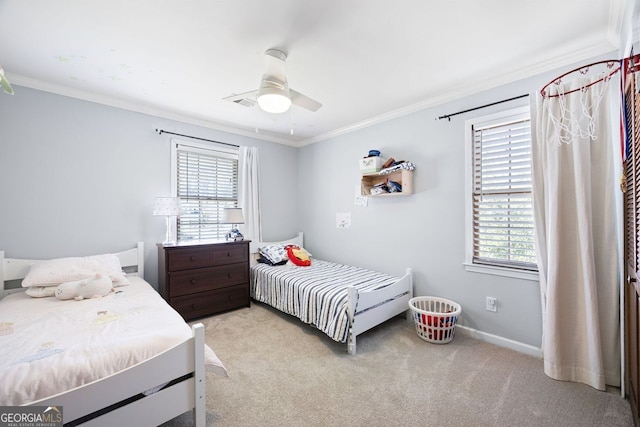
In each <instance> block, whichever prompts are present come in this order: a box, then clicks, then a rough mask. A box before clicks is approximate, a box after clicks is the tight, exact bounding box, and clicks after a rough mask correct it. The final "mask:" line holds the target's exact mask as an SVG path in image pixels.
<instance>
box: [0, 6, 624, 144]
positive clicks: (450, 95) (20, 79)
mask: <svg viewBox="0 0 640 427" xmlns="http://www.w3.org/2000/svg"><path fill="white" fill-rule="evenodd" d="M614 4H616V5H617V4H619V1H614V2H613V3H612V12H611V14H610V23H611V22H618V23H619V25H622V24H621V20H622V18H619V19H618V18H615V17H614V15H615V16H618V15H616V14H617V9H614V8H613V5H614ZM616 25H618V24H616ZM618 28H621V27H620V26H618ZM618 31H620V30H618ZM614 32H615V31H614ZM611 34H612V32H611V29H610V31H609V35H611ZM616 39H617V40H618V41H619V40H620V36H619V35H618V36H617V37H616ZM618 48H619V46H617V45H614V44H613V43H612V42H611V40H609V41H606V42H601V43H597V44H594V45H591V46H589V47H587V48H584V49H581V50H575V51H572V52H569V53H562V54H558V55H556V56H555V57H554V58H552V59H550V60H547V61H543V62H539V63H536V64H533V65H527V66H523V67H521V68H520V69H517V70H515V71H512V72H509V73H504V74H501V75H495V76H494V77H492V78H488V79H479V80H481V81H480V82H478V83H477V84H474V85H460V86H457V87H454V88H450V89H447V90H443V91H439V92H436V93H433V94H432V95H430V96H429V98H427V99H425V100H424V101H421V102H418V103H415V104H412V105H409V106H407V107H402V108H399V109H396V110H392V111H389V112H386V113H383V114H379V115H376V116H373V117H370V118H368V119H365V120H362V121H360V122H357V123H353V124H350V125H347V126H344V127H341V128H337V129H335V130H332V131H329V132H326V133H323V134H320V135H317V136H314V137H311V138H307V139H303V140H300V141H295V140H290V139H286V138H282V137H278V136H276V135H272V134H267V133H261V132H257V133H256V132H255V131H253V130H249V129H247V128H242V127H239V126H234V125H231V124H222V123H218V122H214V121H211V120H205V119H201V118H197V117H192V116H188V115H184V114H179V113H176V112H172V111H168V110H165V109H160V108H157V107H152V106H149V105H144V104H140V103H134V102H129V101H125V100H122V99H118V98H114V97H110V96H106V95H99V94H95V93H91V92H88V91H84V90H79V89H74V88H69V87H66V86H62V85H57V84H52V83H47V82H43V81H41V80H36V79H32V78H29V77H25V76H22V75H17V74H10V75H7V78H9V80H10V81H11V82H12V84H15V85H18V86H24V87H28V88H31V89H36V90H41V91H45V92H50V93H54V94H58V95H62V96H67V97H71V98H76V99H81V100H85V101H89V102H95V103H98V104H103V105H107V106H111V107H115V108H121V109H124V110H129V111H134V112H137V113H142V114H147V115H150V116H154V117H159V118H164V119H168V120H175V121H177V122H182V123H187V124H192V125H196V126H201V127H204V128H208V129H214V130H217V131H222V132H227V133H231V134H234V135H240V136H245V137H248V138H254V139H259V140H263V141H268V142H273V143H277V144H283V145H287V146H290V147H296V148H299V147H303V146H306V145H310V144H314V143H317V142H321V141H325V140H328V139H331V138H335V137H338V136H342V135H345V134H348V133H351V132H355V131H357V130H360V129H364V128H367V127H369V126H374V125H377V124H379V123H383V122H386V121H389V120H392V119H396V118H399V117H403V116H406V115H409V114H413V113H416V112H418V111H422V110H425V109H427V108H431V107H436V106H438V105H442V104H445V103H447V102H451V101H455V100H458V99H461V98H464V97H467V96H471V95H474V94H476V93H479V92H482V91H485V90H489V89H493V88H495V87H498V86H500V85H503V84H507V83H511V82H514V81H517V80H522V79H525V78H528V77H532V76H535V75H537V74H541V73H544V72H547V71H551V70H553V69H557V68H561V67H563V66H566V65H567V64H575V63H579V62H581V61H586V60H589V59H591V58H593V57H596V56H599V55H604V54H606V53H610V52H612V51H614V50H616V49H618Z"/></svg>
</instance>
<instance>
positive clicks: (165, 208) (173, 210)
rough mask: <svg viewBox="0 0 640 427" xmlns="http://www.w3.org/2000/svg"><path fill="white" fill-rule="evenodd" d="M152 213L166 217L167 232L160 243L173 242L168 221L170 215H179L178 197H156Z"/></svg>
mask: <svg viewBox="0 0 640 427" xmlns="http://www.w3.org/2000/svg"><path fill="white" fill-rule="evenodd" d="M153 214H154V215H163V216H165V217H166V218H167V234H166V235H165V238H164V242H162V243H175V238H174V237H173V235H172V233H171V223H170V222H169V221H170V218H171V217H172V216H178V215H180V199H179V198H178V197H156V201H155V203H154V204H153Z"/></svg>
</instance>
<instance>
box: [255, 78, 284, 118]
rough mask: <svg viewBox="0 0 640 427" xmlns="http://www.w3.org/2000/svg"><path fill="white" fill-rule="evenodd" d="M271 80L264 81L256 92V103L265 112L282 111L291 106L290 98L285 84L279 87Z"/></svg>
mask: <svg viewBox="0 0 640 427" xmlns="http://www.w3.org/2000/svg"><path fill="white" fill-rule="evenodd" d="M279 86H280V85H274V84H272V82H268V81H265V82H263V84H262V85H261V87H260V92H259V93H258V105H259V106H260V108H262V109H263V110H264V111H266V112H267V113H276V114H277V113H284V112H285V111H287V110H288V109H289V107H291V98H290V97H289V90H288V88H287V86H286V84H285V85H284V87H279Z"/></svg>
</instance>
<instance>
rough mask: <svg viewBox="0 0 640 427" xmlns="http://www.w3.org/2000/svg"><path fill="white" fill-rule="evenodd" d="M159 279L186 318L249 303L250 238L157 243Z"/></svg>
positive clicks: (167, 296) (163, 292) (163, 291)
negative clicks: (236, 240) (234, 240)
mask: <svg viewBox="0 0 640 427" xmlns="http://www.w3.org/2000/svg"><path fill="white" fill-rule="evenodd" d="M158 281H159V291H160V294H161V295H162V296H163V297H164V299H165V300H166V301H167V302H168V303H169V304H170V305H171V306H172V307H173V308H174V309H175V310H176V311H177V312H178V313H180V314H181V315H182V317H184V319H185V320H191V319H195V318H198V317H203V316H209V315H211V314H214V313H219V312H222V311H227V310H231V309H235V308H240V307H249V306H250V300H249V240H243V241H238V242H225V241H201V242H197V243H193V242H189V243H176V244H168V245H167V244H162V243H159V244H158Z"/></svg>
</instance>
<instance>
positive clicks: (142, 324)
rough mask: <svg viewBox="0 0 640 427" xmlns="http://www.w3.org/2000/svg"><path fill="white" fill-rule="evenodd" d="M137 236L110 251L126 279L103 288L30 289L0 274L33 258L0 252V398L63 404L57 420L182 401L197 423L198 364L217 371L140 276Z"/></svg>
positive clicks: (113, 418) (165, 414)
mask: <svg viewBox="0 0 640 427" xmlns="http://www.w3.org/2000/svg"><path fill="white" fill-rule="evenodd" d="M143 254H144V251H143V246H142V243H139V244H138V246H137V247H136V248H134V249H131V250H128V251H124V252H120V253H118V254H117V256H118V258H119V260H120V263H121V265H122V267H123V268H134V269H136V272H135V273H129V274H128V279H129V281H130V282H131V284H130V285H128V286H122V287H117V288H115V292H111V293H110V294H109V295H107V296H105V297H102V298H93V299H88V300H83V301H76V300H68V301H62V300H59V299H57V298H55V297H48V298H32V297H30V296H28V295H26V293H25V292H20V290H22V288H21V289H11V290H7V289H4V285H5V281H11V280H18V279H22V278H24V277H25V275H26V274H27V272H28V271H29V268H30V266H31V265H32V264H34V263H36V262H38V260H21V259H12V258H5V257H4V252H0V261H2V262H0V279H1V280H0V282H2V284H3V285H2V288H1V289H0V290H2V291H3V294H6V296H5V297H4V298H3V299H2V300H0V406H14V405H30V406H34V405H37V406H56V407H60V406H62V408H63V415H64V423H65V425H80V424H82V425H91V426H94V425H96V426H113V425H158V424H161V423H163V422H165V421H167V420H170V419H172V418H174V417H176V416H178V415H180V414H182V413H184V412H187V411H189V410H191V409H192V410H193V411H194V420H195V424H196V425H197V426H204V425H205V369H208V370H210V371H213V372H218V373H222V372H224V366H222V364H221V363H220V361H219V360H218V358H217V357H216V356H215V353H213V351H212V350H211V349H210V348H209V347H208V346H206V345H205V343H204V326H203V325H202V324H200V323H198V324H195V325H194V326H193V327H189V325H187V324H186V323H185V322H184V320H183V319H182V318H181V317H180V315H179V314H178V313H177V312H176V311H175V310H173V309H172V308H171V307H170V306H169V305H168V304H167V303H166V302H165V301H164V300H163V299H162V298H161V297H160V295H159V294H158V293H157V292H156V291H155V290H154V289H153V288H152V287H151V285H149V284H148V283H147V282H145V281H144V280H143V279H142V274H143V272H144V269H143Z"/></svg>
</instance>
